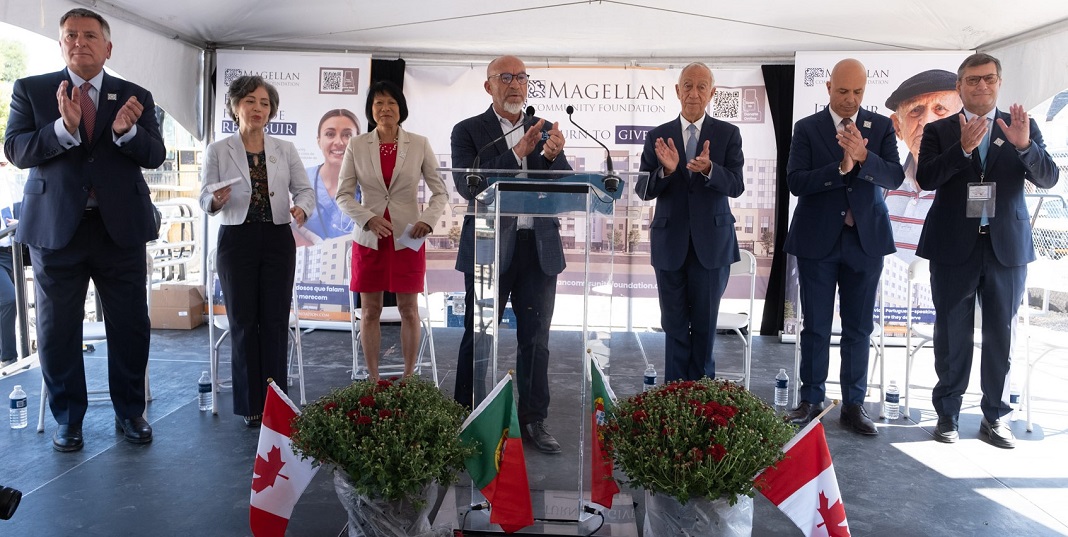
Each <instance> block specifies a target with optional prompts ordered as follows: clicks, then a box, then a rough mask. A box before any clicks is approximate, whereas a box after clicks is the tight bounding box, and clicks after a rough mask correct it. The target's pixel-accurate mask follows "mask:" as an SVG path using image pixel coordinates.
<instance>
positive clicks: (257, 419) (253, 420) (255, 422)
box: [241, 414, 263, 429]
mask: <svg viewBox="0 0 1068 537" xmlns="http://www.w3.org/2000/svg"><path fill="white" fill-rule="evenodd" d="M241 419H242V420H244V422H245V427H248V428H249V429H254V428H256V427H259V426H260V424H261V423H263V415H261V414H256V415H255V416H241Z"/></svg>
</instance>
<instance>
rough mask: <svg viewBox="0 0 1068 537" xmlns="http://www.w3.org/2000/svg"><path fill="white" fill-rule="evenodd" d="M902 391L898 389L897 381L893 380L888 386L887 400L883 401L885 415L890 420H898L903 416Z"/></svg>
mask: <svg viewBox="0 0 1068 537" xmlns="http://www.w3.org/2000/svg"><path fill="white" fill-rule="evenodd" d="M900 402H901V392H899V391H898V389H897V382H896V381H893V380H891V381H890V385H889V386H887V387H886V401H885V402H884V403H883V415H884V416H886V419H888V420H896V419H898V418H900V417H901V406H900V404H899V403H900Z"/></svg>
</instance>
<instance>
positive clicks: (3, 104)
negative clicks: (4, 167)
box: [0, 82, 11, 151]
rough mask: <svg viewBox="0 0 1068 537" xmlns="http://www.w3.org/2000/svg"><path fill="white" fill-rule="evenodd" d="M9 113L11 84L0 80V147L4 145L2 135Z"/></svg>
mask: <svg viewBox="0 0 1068 537" xmlns="http://www.w3.org/2000/svg"><path fill="white" fill-rule="evenodd" d="M10 113H11V84H10V83H8V82H0V147H3V145H4V136H5V135H6V134H7V116H8V115H9V114H10ZM0 151H2V150H0Z"/></svg>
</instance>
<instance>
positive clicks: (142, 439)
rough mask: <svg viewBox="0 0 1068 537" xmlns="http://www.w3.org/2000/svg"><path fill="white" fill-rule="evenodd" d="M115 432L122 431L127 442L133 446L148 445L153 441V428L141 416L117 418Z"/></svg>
mask: <svg viewBox="0 0 1068 537" xmlns="http://www.w3.org/2000/svg"><path fill="white" fill-rule="evenodd" d="M115 430H116V431H122V435H123V436H124V437H125V438H126V441H127V442H129V443H131V444H147V443H149V442H151V441H152V426H151V425H149V424H148V420H146V419H145V418H142V417H141V416H137V417H136V418H120V417H118V416H115Z"/></svg>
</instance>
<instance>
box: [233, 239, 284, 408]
mask: <svg viewBox="0 0 1068 537" xmlns="http://www.w3.org/2000/svg"><path fill="white" fill-rule="evenodd" d="M296 251H297V250H296V243H294V241H293V233H292V232H291V231H290V230H289V226H288V225H284V224H283V225H275V224H273V223H270V222H264V223H245V224H241V225H238V226H222V227H220V228H219V245H218V253H217V256H218V267H219V284H220V285H221V286H222V292H223V300H224V302H225V303H226V318H227V320H229V322H230V344H231V355H230V356H231V360H232V366H231V367H232V368H233V391H234V414H237V415H239V416H254V415H257V414H260V413H262V412H263V403H264V401H265V400H266V398H267V379H274V381H275V383H276V384H278V387H279V388H281V389H282V390H283V391H286V392H287V393H288V382H287V380H288V379H287V375H288V373H287V371H286V348H287V343H288V338H289V311H290V305H291V303H292V300H291V299H292V296H293V272H294V270H295V269H296V262H297V261H296Z"/></svg>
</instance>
